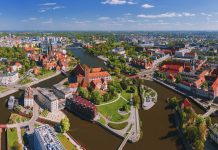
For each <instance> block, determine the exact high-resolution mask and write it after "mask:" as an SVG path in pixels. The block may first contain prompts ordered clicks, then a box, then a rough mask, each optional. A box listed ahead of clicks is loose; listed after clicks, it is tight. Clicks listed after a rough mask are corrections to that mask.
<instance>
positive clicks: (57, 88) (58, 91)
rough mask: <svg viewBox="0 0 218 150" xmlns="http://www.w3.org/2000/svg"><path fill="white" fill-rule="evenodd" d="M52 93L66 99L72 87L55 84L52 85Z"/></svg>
mask: <svg viewBox="0 0 218 150" xmlns="http://www.w3.org/2000/svg"><path fill="white" fill-rule="evenodd" d="M53 88H54V94H55V95H56V96H57V97H58V98H61V99H66V98H67V97H69V96H70V95H72V93H73V89H71V88H68V87H65V86H63V85H59V84H56V85H54V86H53Z"/></svg>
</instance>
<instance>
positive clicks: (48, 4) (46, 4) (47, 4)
mask: <svg viewBox="0 0 218 150" xmlns="http://www.w3.org/2000/svg"><path fill="white" fill-rule="evenodd" d="M40 5H42V6H54V5H57V3H44V4H40Z"/></svg>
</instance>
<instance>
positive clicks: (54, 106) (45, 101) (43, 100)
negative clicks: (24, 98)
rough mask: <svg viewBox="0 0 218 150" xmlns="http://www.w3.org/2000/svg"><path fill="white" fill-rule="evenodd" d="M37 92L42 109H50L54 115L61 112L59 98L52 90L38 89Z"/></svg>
mask: <svg viewBox="0 0 218 150" xmlns="http://www.w3.org/2000/svg"><path fill="white" fill-rule="evenodd" d="M37 91H38V94H37V100H38V102H39V104H40V106H41V107H43V108H44V109H48V110H49V111H50V112H52V113H53V112H57V111H58V110H59V107H58V98H57V97H56V96H55V94H54V93H53V92H52V91H51V90H49V89H46V88H37Z"/></svg>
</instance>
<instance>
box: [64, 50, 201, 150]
mask: <svg viewBox="0 0 218 150" xmlns="http://www.w3.org/2000/svg"><path fill="white" fill-rule="evenodd" d="M70 50H71V51H72V52H73V53H74V55H75V56H76V57H78V58H79V59H80V61H81V63H85V64H87V65H89V66H94V67H96V66H97V67H99V66H101V65H103V61H101V60H99V59H98V58H96V57H94V56H91V55H89V54H87V53H86V52H85V51H84V50H83V49H81V48H80V49H78V48H72V49H70ZM146 85H147V86H149V87H151V88H153V89H155V90H156V91H157V93H158V94H159V95H158V102H157V104H156V105H155V106H154V107H153V108H152V109H151V110H149V111H144V110H140V111H139V113H140V119H141V122H142V131H143V137H142V139H141V140H140V141H139V142H137V143H133V144H132V143H128V144H127V145H126V146H125V148H124V149H125V150H144V149H148V150H161V149H164V150H165V149H166V150H177V149H183V146H182V143H181V142H180V141H181V140H180V139H179V138H178V133H177V131H176V129H175V127H174V125H173V119H172V115H171V111H170V110H169V109H167V104H166V102H165V101H166V99H167V98H168V97H173V96H177V97H180V98H184V97H182V96H181V95H179V94H177V93H175V92H173V91H171V90H169V89H167V88H165V87H163V86H162V85H159V84H158V83H155V82H151V81H146ZM193 107H194V109H195V110H196V112H197V113H203V110H201V109H200V108H199V107H197V106H196V105H195V104H193ZM67 115H68V117H69V118H70V120H71V122H72V123H71V130H70V134H71V135H72V136H73V137H74V138H75V139H76V140H78V142H79V143H81V144H82V145H83V146H85V147H86V148H87V149H89V150H103V149H104V150H115V149H117V148H118V147H119V145H120V144H121V142H122V140H121V139H120V138H118V137H116V136H114V135H112V134H111V133H109V132H107V131H105V130H104V129H102V128H101V127H99V126H98V125H96V124H92V123H89V122H86V121H83V120H81V119H79V118H78V117H75V116H74V115H72V114H70V113H67Z"/></svg>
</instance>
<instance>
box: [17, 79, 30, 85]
mask: <svg viewBox="0 0 218 150" xmlns="http://www.w3.org/2000/svg"><path fill="white" fill-rule="evenodd" d="M30 82H32V80H31V79H30V78H28V77H26V78H25V79H23V80H21V81H20V82H19V83H20V84H21V85H24V84H27V83H30Z"/></svg>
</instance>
